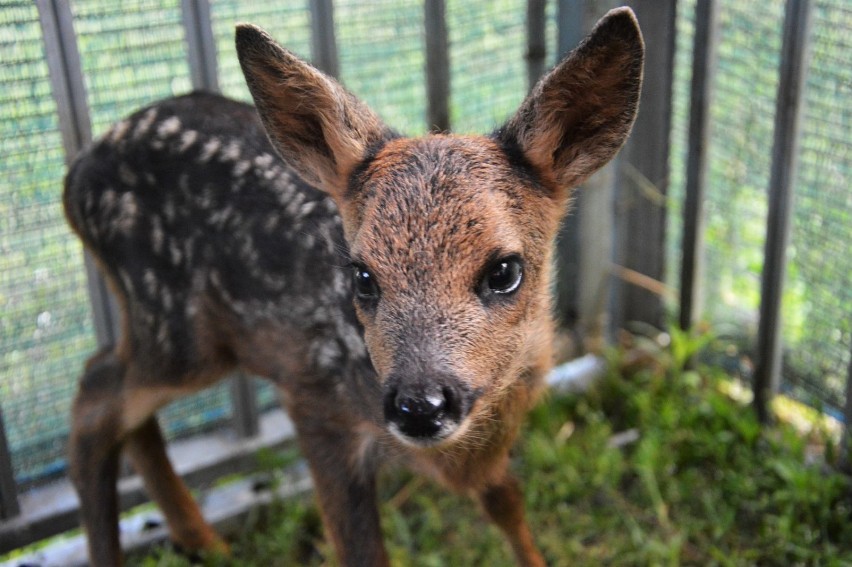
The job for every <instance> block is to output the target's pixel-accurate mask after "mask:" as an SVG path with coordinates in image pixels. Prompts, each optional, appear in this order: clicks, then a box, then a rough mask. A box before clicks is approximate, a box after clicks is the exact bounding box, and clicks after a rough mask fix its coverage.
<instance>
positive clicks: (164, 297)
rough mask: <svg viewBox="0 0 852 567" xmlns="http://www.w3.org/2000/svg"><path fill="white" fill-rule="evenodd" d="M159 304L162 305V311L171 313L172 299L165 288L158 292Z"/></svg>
mask: <svg viewBox="0 0 852 567" xmlns="http://www.w3.org/2000/svg"><path fill="white" fill-rule="evenodd" d="M160 303H162V305H163V309H165V310H166V311H171V310H172V307H174V298H173V297H172V292H170V291H169V290H168V289H167V288H165V287H164V288H163V289H162V290H161V291H160Z"/></svg>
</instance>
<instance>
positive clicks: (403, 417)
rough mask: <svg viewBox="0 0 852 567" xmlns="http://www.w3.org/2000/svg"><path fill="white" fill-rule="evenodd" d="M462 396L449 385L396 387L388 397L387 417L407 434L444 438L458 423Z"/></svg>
mask: <svg viewBox="0 0 852 567" xmlns="http://www.w3.org/2000/svg"><path fill="white" fill-rule="evenodd" d="M458 398H459V397H458V396H457V395H456V394H455V393H454V392H453V390H452V388H450V387H447V386H439V385H432V386H429V387H422V386H419V387H418V386H410V387H405V386H400V387H397V388H393V389H391V390H390V391H389V392H388V393H387V394H386V396H385V403H384V411H385V420H386V421H387V422H388V423H389V424H392V425H393V426H395V427H396V429H398V430H399V432H400V433H401V434H403V435H404V436H406V437H410V438H413V439H419V440H428V439H429V438H436V439H440V438H443V437H446V435H448V434H449V433H451V432H452V430H453V429H455V426H456V425H457V422H458V419H459V417H460V416H459V414H460V411H459V402H458Z"/></svg>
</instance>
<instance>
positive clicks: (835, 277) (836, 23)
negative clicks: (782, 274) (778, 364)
mask: <svg viewBox="0 0 852 567" xmlns="http://www.w3.org/2000/svg"><path fill="white" fill-rule="evenodd" d="M813 10H814V12H813V27H812V30H813V31H812V34H811V49H812V55H811V57H812V59H811V65H810V68H809V72H808V79H807V84H806V94H805V115H804V118H803V124H802V135H801V140H800V146H799V156H800V158H799V159H800V162H799V175H798V178H797V181H796V197H795V198H796V200H795V205H794V209H793V232H792V239H791V247H790V251H789V254H790V263H789V265H788V275H787V289H788V291H787V297H785V301H784V314H785V321H784V339H785V344H786V346H787V350H786V353H785V357H784V368H783V375H784V380H785V382H784V385H785V387H786V388H788V389H789V390H790V391H791V392H792V393H793V394H794V395H796V397H798V398H800V399H802V400H804V401H806V402H808V403H810V404H812V405H815V406H817V407H822V408H823V409H825V410H827V411H830V412H831V413H834V414H835V415H839V413H840V411H841V409H842V408H843V404H844V403H845V400H844V398H845V396H844V388H845V384H846V373H847V369H848V367H849V354H850V345H852V254H850V253H849V243H850V242H852V192H850V187H852V153H850V147H852V108H850V105H849V101H850V100H852V58H850V53H852V39H850V37H852V5H850V4H849V3H848V2H843V1H840V0H820V1H817V2H815V3H814V8H813Z"/></svg>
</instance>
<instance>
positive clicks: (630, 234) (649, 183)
mask: <svg viewBox="0 0 852 567" xmlns="http://www.w3.org/2000/svg"><path fill="white" fill-rule="evenodd" d="M629 5H630V6H631V7H632V8H633V9H634V10H635V12H636V17H637V18H638V19H639V22H640V24H641V25H642V32H643V34H644V35H645V37H646V38H648V40H647V41H646V43H645V78H644V81H643V83H642V95H641V96H642V100H641V103H640V105H639V114H638V116H637V117H636V123H635V125H634V126H633V133H632V135H631V136H630V139H629V140H628V141H627V144H626V145H625V147H624V150H623V151H622V153H621V161H620V170H619V172H618V174H619V182H618V185H619V194H620V196H619V199H618V207H619V208H620V210H619V211H618V214H619V218H618V220H617V222H619V224H620V226H619V227H618V229H617V230H618V237H617V239H618V245H617V256H616V264H617V265H618V267H619V270H620V271H621V272H622V273H625V274H628V273H633V274H634V277H633V278H632V279H633V283H627V282H618V283H616V284H615V287H616V292H615V294H614V304H615V305H614V308H613V313H612V316H613V317H612V323H613V327H614V328H615V329H618V328H622V327H623V326H624V325H625V324H626V323H629V322H631V321H637V322H641V323H645V324H649V325H652V326H654V327H657V328H662V327H663V324H664V308H663V299H662V297H661V296H660V295H659V294H658V293H656V292H655V291H652V290H651V288H652V287H656V284H659V282H663V281H665V264H666V262H665V260H666V258H665V241H666V206H665V204H666V203H665V197H666V195H667V193H668V183H669V134H670V132H671V127H670V126H671V110H672V76H673V69H674V50H675V20H676V15H677V14H676V12H677V10H676V6H677V2H676V0H633V1H632V2H629ZM623 268H626V270H625V269H623ZM642 281H646V282H647V283H648V285H641V283H642ZM637 283H638V284H640V285H637ZM651 284H654V285H651Z"/></svg>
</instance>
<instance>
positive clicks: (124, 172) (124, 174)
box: [118, 162, 139, 187]
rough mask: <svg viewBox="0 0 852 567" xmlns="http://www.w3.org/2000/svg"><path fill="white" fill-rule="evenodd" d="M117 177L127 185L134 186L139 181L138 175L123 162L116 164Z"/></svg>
mask: <svg viewBox="0 0 852 567" xmlns="http://www.w3.org/2000/svg"><path fill="white" fill-rule="evenodd" d="M118 177H119V179H121V182H122V183H124V184H125V185H127V186H128V187H135V186H136V183H137V182H138V181H139V176H137V175H136V173H135V172H134V171H133V170H132V169H131V168H130V166H129V165H128V164H127V163H125V162H121V164H119V166H118Z"/></svg>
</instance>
